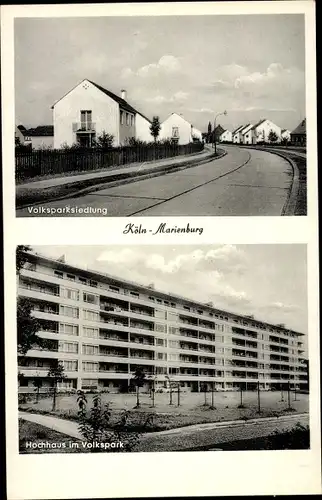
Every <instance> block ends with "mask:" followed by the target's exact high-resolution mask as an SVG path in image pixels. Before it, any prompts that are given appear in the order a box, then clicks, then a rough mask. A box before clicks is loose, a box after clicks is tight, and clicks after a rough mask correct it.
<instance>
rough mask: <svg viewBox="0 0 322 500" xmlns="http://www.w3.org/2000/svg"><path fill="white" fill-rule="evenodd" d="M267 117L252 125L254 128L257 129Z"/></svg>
mask: <svg viewBox="0 0 322 500" xmlns="http://www.w3.org/2000/svg"><path fill="white" fill-rule="evenodd" d="M266 120H267V118H263V119H262V120H259V122H257V123H255V125H254V126H253V127H252V130H255V129H256V128H257V127H259V126H260V125H261V124H262V123H264V122H266Z"/></svg>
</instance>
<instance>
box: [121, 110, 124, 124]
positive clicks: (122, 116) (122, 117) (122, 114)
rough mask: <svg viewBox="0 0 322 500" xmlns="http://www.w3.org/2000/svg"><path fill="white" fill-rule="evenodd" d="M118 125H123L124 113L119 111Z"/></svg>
mask: <svg viewBox="0 0 322 500" xmlns="http://www.w3.org/2000/svg"><path fill="white" fill-rule="evenodd" d="M120 124H121V125H124V111H122V110H120Z"/></svg>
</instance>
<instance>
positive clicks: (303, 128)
mask: <svg viewBox="0 0 322 500" xmlns="http://www.w3.org/2000/svg"><path fill="white" fill-rule="evenodd" d="M291 134H306V118H304V120H303V121H301V123H300V124H299V125H298V126H297V127H296V129H294V130H293V132H291Z"/></svg>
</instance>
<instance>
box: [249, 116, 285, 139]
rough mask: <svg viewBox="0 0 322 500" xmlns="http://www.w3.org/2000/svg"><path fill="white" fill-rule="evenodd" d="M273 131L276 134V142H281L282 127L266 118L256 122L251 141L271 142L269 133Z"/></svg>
mask: <svg viewBox="0 0 322 500" xmlns="http://www.w3.org/2000/svg"><path fill="white" fill-rule="evenodd" d="M271 132H274V134H276V137H277V140H276V141H275V143H276V144H277V143H279V142H281V136H282V129H281V127H279V126H278V125H276V124H275V123H273V122H272V121H271V120H267V119H266V118H264V119H263V120H260V121H259V122H258V123H256V124H255V125H254V126H253V127H252V129H251V134H252V135H251V143H252V144H257V143H258V142H264V143H270V142H273V141H270V138H269V135H270V133H271Z"/></svg>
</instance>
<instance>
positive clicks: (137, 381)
mask: <svg viewBox="0 0 322 500" xmlns="http://www.w3.org/2000/svg"><path fill="white" fill-rule="evenodd" d="M145 380H146V375H145V372H144V370H143V369H142V368H141V367H140V366H139V367H138V368H136V370H135V372H134V374H133V377H132V382H133V383H134V385H135V386H136V407H135V408H140V397H139V393H140V387H143V385H144V382H145Z"/></svg>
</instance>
